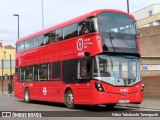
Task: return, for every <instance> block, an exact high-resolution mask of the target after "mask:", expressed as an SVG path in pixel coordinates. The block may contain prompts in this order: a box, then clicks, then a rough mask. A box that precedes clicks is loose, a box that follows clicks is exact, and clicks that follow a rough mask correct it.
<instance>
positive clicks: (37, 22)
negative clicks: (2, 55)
mask: <svg viewBox="0 0 160 120" xmlns="http://www.w3.org/2000/svg"><path fill="white" fill-rule="evenodd" d="M42 1H43V12H44V28H48V27H51V26H54V25H56V24H58V23H62V22H64V21H67V20H69V19H72V18H75V17H77V16H79V15H83V14H85V13H88V12H91V11H93V10H97V9H117V10H122V11H127V0H0V40H3V41H4V43H3V45H13V46H15V43H16V40H17V37H18V32H17V31H18V21H17V17H16V16H13V14H19V25H20V33H19V34H20V38H21V37H24V36H27V35H29V34H32V33H34V32H37V31H40V30H42V29H43V25H42ZM129 3H130V13H133V12H135V11H137V10H139V9H142V8H144V7H147V6H150V5H152V4H157V3H158V4H160V0H129Z"/></svg>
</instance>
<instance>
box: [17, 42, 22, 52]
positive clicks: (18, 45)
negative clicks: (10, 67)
mask: <svg viewBox="0 0 160 120" xmlns="http://www.w3.org/2000/svg"><path fill="white" fill-rule="evenodd" d="M23 50H24V42H20V43H18V44H17V52H20V51H23Z"/></svg>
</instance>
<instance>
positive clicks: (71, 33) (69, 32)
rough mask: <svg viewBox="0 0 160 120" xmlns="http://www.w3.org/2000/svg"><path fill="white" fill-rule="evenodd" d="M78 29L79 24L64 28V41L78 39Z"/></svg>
mask: <svg viewBox="0 0 160 120" xmlns="http://www.w3.org/2000/svg"><path fill="white" fill-rule="evenodd" d="M77 28H78V27H77V23H75V24H72V25H69V26H66V27H64V28H63V35H64V39H69V38H73V37H76V36H77V35H78V31H77Z"/></svg>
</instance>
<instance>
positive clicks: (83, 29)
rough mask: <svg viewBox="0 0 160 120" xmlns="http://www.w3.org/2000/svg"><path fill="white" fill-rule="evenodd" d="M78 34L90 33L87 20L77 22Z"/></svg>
mask: <svg viewBox="0 0 160 120" xmlns="http://www.w3.org/2000/svg"><path fill="white" fill-rule="evenodd" d="M78 31H79V35H84V34H88V33H90V29H89V22H86V21H83V22H80V23H79V26H78Z"/></svg>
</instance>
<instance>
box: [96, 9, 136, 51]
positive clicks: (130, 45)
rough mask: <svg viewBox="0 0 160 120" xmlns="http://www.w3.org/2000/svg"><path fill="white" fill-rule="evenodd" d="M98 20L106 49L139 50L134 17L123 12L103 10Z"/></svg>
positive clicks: (104, 48)
mask: <svg viewBox="0 0 160 120" xmlns="http://www.w3.org/2000/svg"><path fill="white" fill-rule="evenodd" d="M98 20H99V28H100V33H101V38H102V44H103V45H102V46H103V50H104V51H110V52H132V53H137V52H138V48H137V41H136V25H135V20H134V19H133V18H131V17H130V16H128V15H127V14H123V13H116V12H103V13H101V14H99V15H98Z"/></svg>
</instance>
